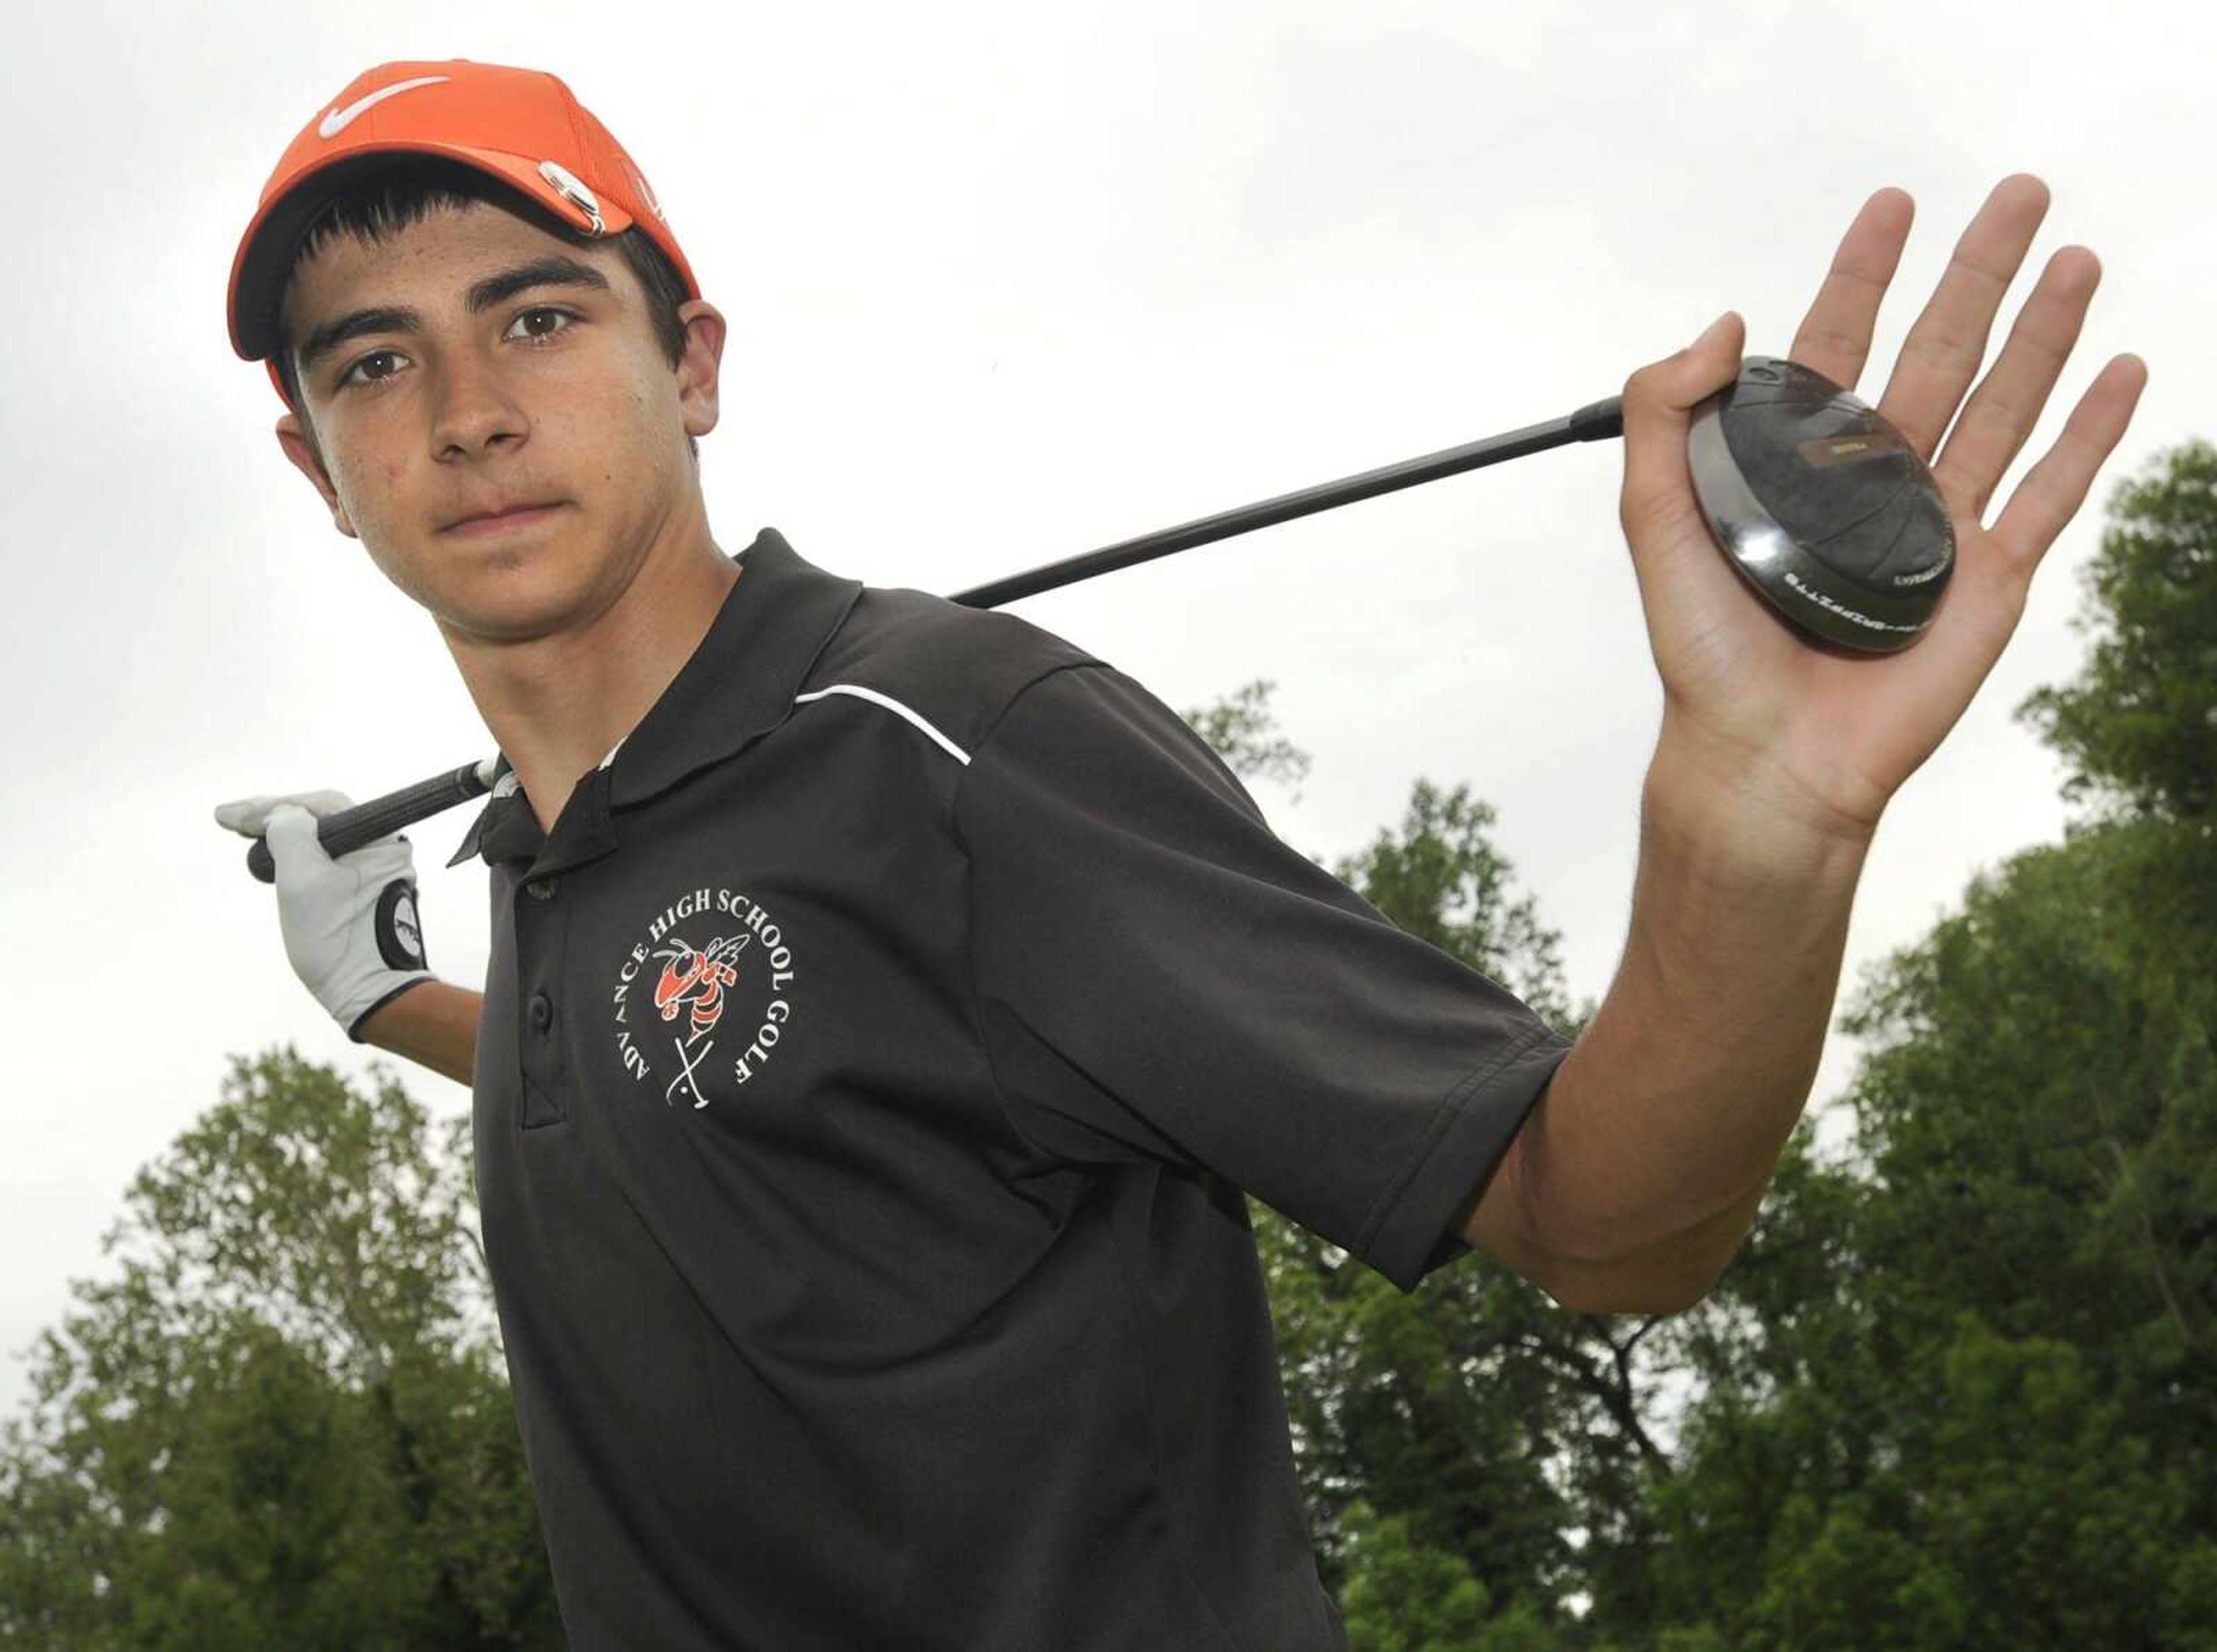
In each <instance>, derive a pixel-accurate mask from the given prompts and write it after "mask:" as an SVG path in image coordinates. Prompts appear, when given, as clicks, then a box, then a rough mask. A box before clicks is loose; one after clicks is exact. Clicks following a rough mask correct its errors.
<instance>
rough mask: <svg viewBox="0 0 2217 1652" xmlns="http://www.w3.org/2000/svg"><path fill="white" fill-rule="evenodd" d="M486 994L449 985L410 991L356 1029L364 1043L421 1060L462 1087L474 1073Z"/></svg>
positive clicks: (431, 984)
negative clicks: (359, 1028) (358, 1029)
mask: <svg viewBox="0 0 2217 1652" xmlns="http://www.w3.org/2000/svg"><path fill="white" fill-rule="evenodd" d="M484 1011H485V994H484V993H473V992H472V991H470V990H469V988H467V987H457V986H455V985H454V983H453V982H451V981H424V982H423V983H422V984H421V985H420V986H416V987H410V988H409V989H408V990H407V991H406V992H404V993H401V994H400V996H399V997H398V998H396V999H393V1000H392V1002H390V1003H389V1004H386V1005H385V1006H384V1007H383V1008H381V1009H380V1010H379V1011H377V1012H376V1013H374V1015H372V1016H371V1017H370V1018H369V1019H368V1020H367V1021H365V1022H363V1023H362V1024H361V1036H362V1042H363V1043H368V1044H374V1045H376V1046H377V1047H378V1048H379V1049H389V1050H391V1051H392V1053H393V1054H394V1055H404V1056H406V1057H407V1058H408V1059H409V1060H410V1061H420V1062H421V1063H422V1064H423V1066H425V1067H429V1068H430V1069H431V1070H432V1071H433V1072H434V1073H444V1074H445V1075H446V1076H447V1077H448V1078H450V1079H452V1080H454V1082H455V1083H456V1084H459V1085H463V1086H467V1085H468V1084H469V1083H470V1082H471V1080H472V1075H473V1074H474V1073H475V1072H476V1068H477V1059H478V1018H479V1016H480V1015H481V1014H483V1013H484Z"/></svg>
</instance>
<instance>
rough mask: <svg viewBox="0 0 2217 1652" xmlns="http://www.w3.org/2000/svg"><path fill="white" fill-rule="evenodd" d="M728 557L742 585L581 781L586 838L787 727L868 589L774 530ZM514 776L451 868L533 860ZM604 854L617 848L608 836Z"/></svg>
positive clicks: (562, 833) (531, 820) (565, 832)
mask: <svg viewBox="0 0 2217 1652" xmlns="http://www.w3.org/2000/svg"><path fill="white" fill-rule="evenodd" d="M732 560H734V561H735V562H737V563H738V565H739V567H740V570H741V572H740V577H739V578H738V579H737V580H735V581H734V582H733V583H732V588H731V590H730V591H727V592H726V594H725V597H724V603H723V606H722V607H721V608H719V609H717V611H716V617H715V620H714V621H713V622H712V623H711V624H710V625H709V627H708V634H707V635H706V636H704V637H703V638H701V642H700V646H699V647H696V648H695V649H694V651H693V653H692V655H691V657H690V658H689V659H687V660H686V662H685V664H684V665H682V667H680V668H679V671H678V673H677V675H676V678H673V679H671V682H670V686H669V687H668V688H666V689H664V690H663V691H662V696H661V697H660V698H659V699H658V700H657V701H656V702H654V703H653V705H652V706H650V707H649V708H647V713H646V715H645V716H644V717H642V718H641V719H640V720H639V724H638V726H637V727H634V728H633V730H632V731H631V733H628V734H627V735H625V736H624V738H623V739H620V740H618V741H617V742H616V745H615V748H614V750H613V751H611V752H609V753H608V756H607V758H604V759H602V764H601V766H600V767H599V768H598V769H596V770H594V771H593V772H592V773H590V774H589V775H587V776H586V777H584V779H583V780H581V781H579V782H578V791H579V793H581V794H584V795H580V796H577V798H576V801H577V804H578V805H580V806H581V811H582V814H581V819H580V820H579V821H578V823H577V825H578V828H579V830H580V831H581V832H584V834H585V835H587V836H590V837H593V838H600V837H603V836H606V835H607V834H608V814H609V812H610V811H611V810H613V809H618V808H623V807H628V806H630V805H633V804H636V803H643V802H645V801H647V800H648V799H649V798H651V797H653V796H655V795H658V794H659V793H662V792H664V791H667V790H668V789H670V787H672V786H674V785H676V783H678V782H679V781H681V780H683V779H684V778H685V777H687V776H689V775H691V774H693V773H695V772H696V771H698V770H701V769H704V768H706V767H707V766H708V765H709V764H713V763H718V762H720V761H721V760H723V759H724V758H727V757H729V756H731V755H732V753H733V752H737V751H738V750H739V748H740V747H742V746H745V745H746V744H747V743H748V742H749V741H750V740H752V739H755V738H756V736H758V735H762V734H765V733H769V731H770V730H771V729H773V728H775V727H777V726H778V724H780V723H781V722H783V721H785V719H786V717H787V715H788V714H789V713H790V712H791V711H792V709H793V696H794V695H795V694H798V693H799V692H800V685H801V684H802V683H803V682H804V681H805V680H806V678H807V675H808V670H809V667H810V666H812V665H814V664H815V663H816V659H817V656H818V654H820V653H823V652H824V646H825V645H826V644H827V643H829V642H830V641H831V638H832V636H833V635H834V634H836V633H837V631H838V629H839V627H840V626H841V625H842V624H843V623H844V622H845V621H846V618H847V614H848V611H849V609H852V608H853V607H854V605H855V598H856V597H860V596H861V592H862V584H861V581H860V580H859V579H839V578H837V576H835V575H832V574H829V573H826V572H824V571H823V570H822V569H820V568H818V567H816V566H813V565H812V564H811V563H809V562H806V561H805V560H802V558H801V557H800V554H799V553H797V552H796V551H794V548H793V547H792V546H790V545H788V544H787V543H786V541H785V535H782V534H781V533H779V532H778V531H777V529H775V528H765V529H763V530H762V531H761V532H760V533H759V534H757V535H756V536H755V541H754V543H753V544H751V545H750V546H748V547H747V548H746V549H745V550H744V551H742V552H740V553H739V554H738V556H736V557H734V558H733V559H732ZM509 772H510V770H509V762H508V758H507V757H506V756H505V755H504V754H503V757H502V758H501V760H500V763H499V764H498V766H497V770H496V771H495V776H494V780H493V793H492V797H491V801H488V802H487V803H486V804H485V807H484V808H483V809H481V810H479V813H478V817H477V819H476V820H475V821H473V822H472V824H471V826H470V830H469V833H468V835H467V836H466V837H465V838H463V839H462V845H461V847H460V849H458V850H456V851H454V859H452V860H450V861H448V863H447V864H448V865H449V866H459V865H460V864H461V863H463V862H464V861H466V860H468V859H470V858H471V857H473V856H476V855H479V854H480V853H481V854H483V856H484V857H485V861H486V863H488V864H490V863H492V862H494V861H497V860H505V859H509V858H513V857H519V856H526V855H532V854H535V853H537V852H538V850H539V847H540V842H541V840H542V839H543V838H544V835H545V834H543V833H541V832H540V829H539V822H538V820H537V817H536V816H534V814H532V812H531V804H530V801H529V800H528V798H526V797H525V796H524V795H523V793H522V790H521V789H519V788H517V787H516V786H515V785H514V784H512V783H509V782H508V781H507V779H506V777H507V776H508V775H509ZM503 787H505V789H503ZM573 812H578V811H573V810H572V808H571V806H570V805H567V804H565V806H564V808H563V817H564V818H563V819H562V820H558V821H557V822H556V823H555V826H556V831H555V833H554V835H555V837H556V838H562V839H565V840H567V839H568V838H571V836H572V835H573V834H572V832H571V826H570V825H569V823H568V822H569V817H570V815H571V814H572V813H573ZM606 846H607V847H613V846H614V843H613V839H612V838H610V840H609V842H608V845H606ZM579 847H580V848H584V847H585V845H579ZM566 858H568V859H570V860H571V861H572V862H574V861H575V860H576V859H578V858H583V856H581V855H571V856H568V857H566Z"/></svg>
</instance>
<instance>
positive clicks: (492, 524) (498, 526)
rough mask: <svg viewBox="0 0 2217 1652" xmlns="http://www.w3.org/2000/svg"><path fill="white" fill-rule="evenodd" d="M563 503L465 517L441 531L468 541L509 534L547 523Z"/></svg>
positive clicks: (514, 508)
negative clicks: (457, 535)
mask: <svg viewBox="0 0 2217 1652" xmlns="http://www.w3.org/2000/svg"><path fill="white" fill-rule="evenodd" d="M562 504H563V502H562V501H561V500H559V499H556V500H553V501H552V502H550V503H548V504H519V505H516V506H514V507H512V508H511V509H509V510H497V511H491V512H489V513H487V514H485V515H484V516H477V517H463V518H462V519H461V520H460V522H450V523H448V524H447V525H446V526H445V527H444V528H442V529H440V530H439V531H440V532H441V533H442V534H459V535H461V536H462V537H464V538H466V539H483V538H485V537H487V536H489V535H494V534H509V533H516V532H519V531H520V530H522V529H526V528H529V527H532V526H534V525H535V524H536V523H541V522H544V521H546V520H547V518H548V517H552V516H553V514H554V513H555V512H556V511H557V510H560V509H561V508H562Z"/></svg>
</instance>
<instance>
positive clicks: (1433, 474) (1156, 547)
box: [246, 396, 1624, 883]
mask: <svg viewBox="0 0 2217 1652" xmlns="http://www.w3.org/2000/svg"><path fill="white" fill-rule="evenodd" d="M1623 434H1624V411H1623V405H1622V399H1621V398H1620V397H1615V396H1611V397H1609V399H1607V400H1604V401H1596V402H1591V403H1589V404H1588V405H1585V406H1584V407H1581V408H1579V409H1578V411H1577V412H1575V413H1572V414H1571V415H1570V416H1569V417H1567V418H1556V419H1549V420H1548V421H1547V422H1546V423H1545V424H1528V425H1526V426H1525V427H1524V428H1523V429H1522V430H1510V431H1509V432H1507V433H1506V434H1504V435H1502V436H1487V437H1485V439H1484V440H1483V441H1479V442H1465V443H1464V444H1463V445H1462V446H1461V447H1459V448H1442V449H1440V451H1438V452H1437V453H1427V454H1422V455H1418V456H1417V457H1416V458H1414V459H1405V460H1403V461H1401V462H1400V463H1399V464H1398V465H1386V466H1382V467H1380V468H1379V469H1376V470H1366V471H1363V472H1362V473H1359V474H1357V475H1354V476H1343V477H1341V478H1340V479H1339V480H1337V481H1335V482H1321V483H1318V485H1317V486H1314V487H1306V488H1302V489H1300V491H1299V492H1293V493H1281V494H1280V495H1278V497H1277V498H1272V499H1264V500H1262V501H1261V502H1259V503H1257V504H1243V505H1240V506H1238V507H1237V508H1235V509H1233V510H1220V511H1218V512H1217V513H1216V514H1215V515H1214V516H1213V517H1200V518H1198V519H1197V520H1195V521H1193V522H1189V523H1181V524H1179V525H1178V526H1177V527H1175V528H1164V529H1158V530H1157V531H1156V532H1154V533H1152V534H1142V535H1139V537H1138V538H1137V539H1127V540H1123V541H1119V542H1118V543H1116V544H1114V545H1107V546H1103V547H1102V548H1101V549H1099V550H1097V551H1088V552H1086V553H1085V554H1084V555H1082V556H1072V557H1065V559H1064V560H1061V561H1059V562H1050V563H1048V564H1047V566H1044V567H1038V568H1034V569H1032V570H1031V571H1030V572H1028V573H1017V574H1011V575H1010V576H1009V577H1008V578H1007V579H996V580H993V581H992V582H991V583H990V584H988V585H976V586H973V587H972V588H971V589H970V590H968V591H957V592H955V593H954V595H953V596H952V597H948V601H949V602H954V603H961V604H962V605H963V606H964V607H966V608H998V607H999V606H1000V605H1001V604H1002V603H1012V602H1015V601H1016V599H1017V598H1018V597H1036V596H1038V595H1039V594H1040V593H1041V591H1055V590H1059V589H1060V588H1061V587H1062V586H1064V585H1076V584H1077V583H1078V581H1079V580H1081V579H1092V578H1094V577H1095V576H1096V575H1097V574H1103V573H1112V572H1115V570H1117V569H1119V568H1128V567H1131V566H1133V565H1134V564H1136V563H1140V562H1149V561H1152V560H1154V559H1155V558H1157V557H1158V556H1169V555H1170V554H1172V553H1173V552H1176V551H1188V550H1191V549H1192V548H1194V547H1195V546H1196V545H1207V544H1210V543H1212V542H1213V541H1217V540H1220V539H1230V538H1232V536H1233V535H1237V534H1244V533H1251V532H1252V531H1254V530H1255V529H1257V528H1268V527H1271V526H1273V525H1274V524H1275V523H1281V522H1291V521H1292V520H1294V518H1295V517H1306V516H1312V515H1314V514H1315V513H1316V512H1318V511H1319V510H1331V509H1332V508H1333V507H1334V506H1336V505H1342V504H1354V503H1355V502H1356V500H1358V499H1370V498H1377V496H1378V495H1380V493H1392V492H1396V491H1398V490H1399V489H1401V488H1405V487H1414V486H1417V484H1418V483H1420V482H1430V481H1436V480H1438V479H1439V478H1441V477H1442V476H1454V475H1457V474H1459V473H1461V472H1463V471H1466V470H1476V469H1478V468H1479V467H1481V466H1485V465H1495V464H1499V463H1500V462H1501V461H1503V460H1504V459H1521V458H1522V457H1523V456H1524V455H1527V454H1534V453H1544V452H1546V451H1547V449H1549V448H1559V447H1562V446H1563V445H1565V443H1567V442H1599V441H1603V440H1605V439H1607V438H1609V437H1614V436H1621V435H1623ZM479 768H480V765H479V764H477V763H466V764H462V765H461V767H460V768H458V769H454V770H450V771H449V772H448V773H445V774H441V775H435V776H434V777H432V778H430V779H429V780H426V781H423V782H421V783H418V784H417V785H413V786H411V787H408V788H407V789H404V790H402V791H397V792H392V793H388V794H387V795H385V796H383V797H374V798H372V799H371V800H370V801H368V802H367V803H360V804H357V805H355V807H353V808H350V809H342V810H340V811H339V812H338V813H337V814H327V815H325V816H324V817H323V818H322V820H319V821H318V823H317V826H316V841H317V842H318V843H320V844H321V845H323V846H324V853H326V854H328V855H330V856H331V857H334V858H337V857H338V856H341V855H343V854H346V853H348V852H349V851H352V850H356V849H360V848H361V847H362V846H363V845H366V844H371V843H374V842H375V841H376V840H377V839H378V838H383V837H386V836H389V835H390V834H392V832H399V831H403V830H404V829H405V828H406V827H408V826H413V825H414V824H415V823H416V822H417V821H418V820H428V819H429V818H430V817H431V816H432V815H434V814H439V813H440V812H441V811H442V810H444V809H448V808H452V807H454V805H456V804H457V803H462V802H466V801H468V800H469V799H471V798H472V797H477V796H480V795H483V794H484V793H485V791H486V790H487V789H488V786H487V783H486V782H485V779H484V777H482V775H481V774H480V773H479ZM246 865H247V869H248V870H249V871H250V872H252V873H253V874H254V875H255V876H256V877H257V878H259V879H261V880H262V882H264V883H271V882H275V881H276V876H277V869H276V865H275V863H274V862H273V861H272V860H271V858H270V855H269V843H268V841H267V840H266V839H263V838H256V839H255V840H254V842H253V844H252V845H251V846H250V848H249V849H248V850H247V852H246Z"/></svg>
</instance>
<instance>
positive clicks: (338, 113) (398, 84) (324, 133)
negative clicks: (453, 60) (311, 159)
mask: <svg viewBox="0 0 2217 1652" xmlns="http://www.w3.org/2000/svg"><path fill="white" fill-rule="evenodd" d="M452 78H453V77H452V76H451V75H424V76H422V77H419V78H417V79H415V80H396V81H394V82H393V83H392V84H391V85H390V86H380V87H379V88H378V89H377V90H375V91H374V92H372V93H370V95H369V96H367V97H358V98H356V99H355V101H354V102H351V103H349V104H348V105H347V106H346V107H345V108H343V109H333V110H332V111H331V112H330V114H327V115H325V116H324V123H323V125H321V126H319V127H317V128H316V136H318V138H336V137H337V136H338V135H339V133H342V132H344V131H345V130H346V129H347V128H348V127H349V126H352V125H353V124H354V121H355V117H356V116H357V115H360V114H364V113H365V112H367V110H370V109H373V108H376V107H377V105H379V104H380V103H382V102H385V100H386V98H388V97H398V96H400V94H401V93H403V92H412V91H414V90H416V89H417V87H418V86H435V85H437V84H439V83H440V82H441V81H442V80H451V79H452Z"/></svg>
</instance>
